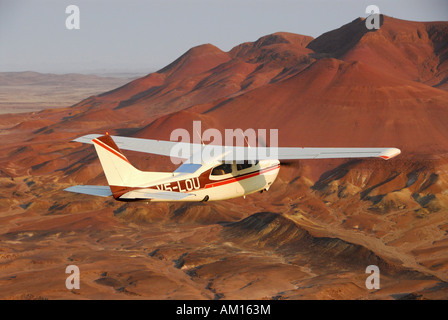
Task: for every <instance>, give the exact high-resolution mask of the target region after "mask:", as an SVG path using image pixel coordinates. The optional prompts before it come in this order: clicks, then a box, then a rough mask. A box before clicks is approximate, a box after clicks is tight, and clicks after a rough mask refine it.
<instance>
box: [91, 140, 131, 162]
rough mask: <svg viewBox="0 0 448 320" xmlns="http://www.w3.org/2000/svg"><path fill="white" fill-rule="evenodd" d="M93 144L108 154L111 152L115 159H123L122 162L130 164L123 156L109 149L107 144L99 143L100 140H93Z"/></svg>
mask: <svg viewBox="0 0 448 320" xmlns="http://www.w3.org/2000/svg"><path fill="white" fill-rule="evenodd" d="M92 141H93V143H96V144H97V145H99V146H100V147H103V148H104V149H106V150H107V151H109V152H112V153H113V154H114V155H116V156H117V157H119V158H120V159H123V160H124V161H126V162H127V163H129V164H131V163H130V162H129V160H128V159H126V157H125V156H124V155H122V154H121V153H119V152H117V151H115V150H114V149H112V148H111V147H109V146H108V145H107V144H105V143H103V142H101V141H100V140H97V139H93V140H92Z"/></svg>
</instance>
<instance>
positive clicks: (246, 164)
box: [236, 160, 258, 170]
mask: <svg viewBox="0 0 448 320" xmlns="http://www.w3.org/2000/svg"><path fill="white" fill-rule="evenodd" d="M257 164H258V160H256V161H253V160H244V162H243V163H237V164H236V169H237V170H244V169H247V168H250V167H252V166H253V165H255V166H256V165H257Z"/></svg>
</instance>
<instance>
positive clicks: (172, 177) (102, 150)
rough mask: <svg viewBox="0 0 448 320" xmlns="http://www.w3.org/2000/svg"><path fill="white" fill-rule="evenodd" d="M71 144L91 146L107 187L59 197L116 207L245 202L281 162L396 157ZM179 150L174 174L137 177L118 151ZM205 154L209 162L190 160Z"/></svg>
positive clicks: (105, 140) (100, 140)
mask: <svg viewBox="0 0 448 320" xmlns="http://www.w3.org/2000/svg"><path fill="white" fill-rule="evenodd" d="M73 141H77V142H82V143H89V144H93V145H94V146H95V149H96V152H97V154H98V157H99V159H100V162H101V166H102V167H103V170H104V173H105V175H106V179H107V182H108V184H109V186H92V185H78V186H72V187H69V188H67V189H65V191H70V192H76V193H82V194H89V195H94V196H101V197H109V196H113V197H114V198H115V200H119V201H151V202H155V201H202V202H205V201H214V200H226V199H231V198H236V197H241V196H244V197H245V196H246V195H248V194H251V193H254V192H263V191H267V190H269V188H270V187H271V185H272V183H273V182H274V180H275V179H276V178H277V175H278V172H279V170H280V161H282V160H297V159H329V158H365V157H379V158H382V159H385V160H388V159H391V158H393V157H395V156H397V155H399V154H400V153H401V151H400V149H397V148H284V147H278V148H272V147H252V148H251V147H250V146H248V147H231V146H216V145H210V144H209V145H203V144H197V143H184V142H174V141H159V140H150V139H141V138H130V137H121V136H111V135H109V134H108V133H106V134H105V135H99V134H89V135H85V136H82V137H80V138H77V139H75V140H73ZM118 145H119V146H120V148H119V147H118ZM179 145H180V146H181V147H183V148H184V149H183V150H184V152H183V154H182V157H183V158H184V159H186V161H184V162H183V163H182V164H181V165H180V166H179V167H178V168H177V169H176V170H175V171H174V172H147V171H140V170H138V169H137V168H135V167H134V166H133V165H132V164H131V163H130V162H129V160H128V159H127V158H126V157H125V156H124V154H123V153H122V152H121V150H120V149H123V150H132V151H139V152H145V153H152V154H157V155H163V156H173V154H172V152H171V150H172V149H173V148H174V147H176V146H177V147H179ZM207 148H208V149H209V150H208V151H209V152H208V153H207V154H208V155H210V156H208V157H199V158H198V157H195V156H196V155H197V154H198V152H202V153H203V152H204V150H205V149H207ZM185 150H186V151H185ZM210 151H211V152H210ZM211 154H212V155H211ZM198 159H199V160H198Z"/></svg>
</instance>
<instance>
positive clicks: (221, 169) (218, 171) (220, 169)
mask: <svg viewBox="0 0 448 320" xmlns="http://www.w3.org/2000/svg"><path fill="white" fill-rule="evenodd" d="M227 173H232V165H231V164H230V163H224V164H222V165H220V166H217V167H215V168H213V170H212V173H211V175H212V176H221V175H223V174H227Z"/></svg>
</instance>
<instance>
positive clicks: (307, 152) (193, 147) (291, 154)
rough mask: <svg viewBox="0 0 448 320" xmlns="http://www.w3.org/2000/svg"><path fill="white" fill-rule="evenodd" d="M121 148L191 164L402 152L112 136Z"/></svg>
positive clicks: (387, 155)
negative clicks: (240, 144) (232, 145)
mask: <svg viewBox="0 0 448 320" xmlns="http://www.w3.org/2000/svg"><path fill="white" fill-rule="evenodd" d="M99 136H101V135H99V134H89V135H86V136H82V137H80V138H77V139H75V140H73V141H77V142H82V143H90V144H92V139H95V138H98V137H99ZM112 138H113V140H114V141H115V143H116V144H117V146H118V147H119V148H120V149H124V150H132V151H138V152H145V153H152V154H158V155H163V156H170V157H174V158H179V159H186V160H188V162H189V163H199V164H200V163H207V162H211V161H244V160H267V159H271V160H299V159H329V158H367V157H379V158H382V159H385V160H388V159H391V158H393V157H395V156H397V155H399V154H400V153H401V151H400V149H397V148H286V147H278V148H273V147H230V146H219V145H210V144H208V145H205V146H204V145H201V144H197V143H184V142H175V141H162V140H151V139H142V138H131V137H121V136H112Z"/></svg>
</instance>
